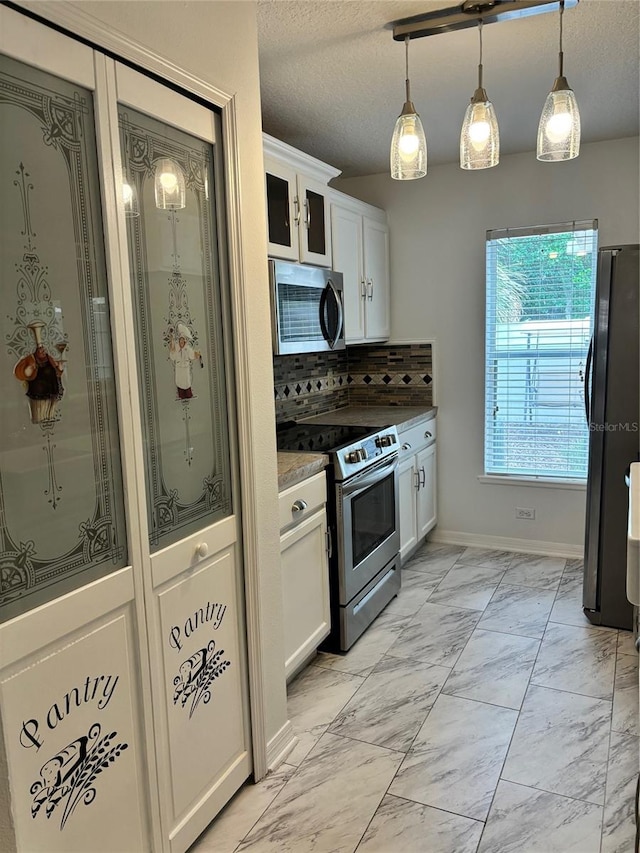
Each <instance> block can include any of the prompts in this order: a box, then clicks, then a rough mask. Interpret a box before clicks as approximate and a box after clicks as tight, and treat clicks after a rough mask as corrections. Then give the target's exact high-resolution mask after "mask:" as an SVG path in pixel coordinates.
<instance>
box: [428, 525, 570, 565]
mask: <svg viewBox="0 0 640 853" xmlns="http://www.w3.org/2000/svg"><path fill="white" fill-rule="evenodd" d="M427 538H428V541H429V542H438V543H441V544H442V545H465V546H467V547H475V548H492V549H495V550H497V551H522V552H523V553H525V554H541V555H543V556H545V557H566V558H567V559H570V560H574V559H580V560H581V559H582V557H583V549H582V548H581V547H580V546H579V545H569V544H567V543H565V542H542V541H540V540H539V539H514V538H511V537H508V536H485V535H484V534H481V533H463V532H462V531H460V530H441V529H440V528H438V527H437V528H436V529H435V530H434V531H433V532H432V533H431V534H430V535H429V536H428V537H427Z"/></svg>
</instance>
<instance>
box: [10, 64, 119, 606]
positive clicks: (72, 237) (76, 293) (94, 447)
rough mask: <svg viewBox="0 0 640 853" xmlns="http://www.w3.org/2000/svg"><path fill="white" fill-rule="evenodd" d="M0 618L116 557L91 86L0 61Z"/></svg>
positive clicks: (112, 423) (109, 374)
mask: <svg viewBox="0 0 640 853" xmlns="http://www.w3.org/2000/svg"><path fill="white" fill-rule="evenodd" d="M0 127H2V128H3V129H4V132H3V133H0V176H1V181H2V190H1V192H2V204H1V205H0V234H1V235H2V238H1V241H0V294H1V304H2V311H1V312H0V393H1V401H2V402H1V404H0V618H2V619H3V620H4V619H8V618H10V617H12V616H15V615H17V614H19V613H22V612H24V611H26V610H28V609H30V608H32V607H34V606H36V605H38V604H42V603H43V602H44V601H47V600H49V599H51V598H54V597H56V596H58V595H61V594H62V593H65V592H68V591H70V590H71V589H73V588H75V587H78V586H80V585H82V584H85V583H88V582H89V581H91V580H94V579H95V578H97V577H99V576H100V575H103V574H105V573H107V572H109V571H113V570H114V569H116V568H119V567H121V566H124V565H126V564H127V552H126V531H125V524H124V511H123V491H122V481H121V472H120V456H119V450H118V426H117V412H116V402H115V386H114V375H113V365H112V353H111V336H110V324H109V306H108V298H107V282H106V275H105V262H104V248H103V244H102V222H101V215H100V195H99V193H100V186H99V180H98V171H97V156H96V144H95V137H94V130H93V101H92V95H91V92H89V91H87V90H84V89H82V88H81V87H79V86H76V85H72V84H70V83H67V82H65V81H63V80H59V79H57V78H55V77H53V76H52V75H49V74H46V73H44V72H41V71H38V70H36V69H34V68H31V67H30V66H27V65H23V64H22V63H19V62H16V61H14V60H11V59H8V58H7V57H0Z"/></svg>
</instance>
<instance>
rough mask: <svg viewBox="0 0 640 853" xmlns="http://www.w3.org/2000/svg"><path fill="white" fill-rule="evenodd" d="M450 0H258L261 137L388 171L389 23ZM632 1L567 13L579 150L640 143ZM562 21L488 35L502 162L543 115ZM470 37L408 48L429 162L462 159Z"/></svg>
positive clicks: (397, 81)
mask: <svg viewBox="0 0 640 853" xmlns="http://www.w3.org/2000/svg"><path fill="white" fill-rule="evenodd" d="M454 5H457V3H456V2H455V0H452V1H451V2H448V0H441V2H432V0H426V2H413V0H409V2H407V0H373V2H371V0H367V2H360V0H262V2H259V3H258V36H259V49H260V74H261V81H262V82H261V86H262V111H263V127H264V130H265V131H266V132H267V133H270V134H272V135H273V136H276V137H277V138H279V139H282V140H284V141H285V142H288V143H290V144H291V145H294V146H295V147H296V148H299V149H301V150H302V151H306V152H307V153H308V154H312V155H314V156H315V157H318V158H319V159H321V160H324V161H325V162H328V163H331V164H332V165H334V166H336V167H338V168H339V169H342V171H343V175H344V176H345V177H350V176H355V175H366V174H374V173H380V172H385V171H387V170H388V168H389V144H390V141H391V134H392V131H393V126H394V123H395V120H396V117H397V115H398V113H399V112H400V110H401V108H402V103H403V101H404V45H403V44H402V43H401V42H395V41H394V40H393V38H392V34H391V30H390V29H389V28H388V27H387V24H388V23H389V22H390V21H393V20H397V19H398V18H403V17H408V16H410V15H417V14H421V13H423V12H427V11H433V10H434V9H442V8H446V7H449V6H454ZM639 11H640V2H639V0H581V2H580V3H579V5H578V6H577V7H576V8H573V9H567V10H566V12H565V15H564V53H565V74H566V76H567V79H568V80H569V84H570V85H571V87H572V88H573V89H574V91H575V93H576V97H577V99H578V104H579V107H580V114H581V118H582V140H583V141H584V142H593V141H597V140H603V139H616V138H619V137H624V136H635V135H637V134H638V113H639V107H638V104H639V77H640V75H639V44H638V27H639ZM558 17H559V16H558V13H557V12H555V13H545V14H540V15H536V16H535V17H529V18H525V19H520V20H514V21H502V22H499V23H495V24H491V25H487V26H485V28H484V33H483V41H484V84H485V88H486V89H487V92H488V94H489V98H490V100H491V101H492V103H493V105H494V107H495V109H496V113H497V116H498V122H499V126H500V140H501V150H502V153H504V154H511V153H516V152H520V151H533V150H534V149H535V142H536V134H537V128H538V119H539V116H540V111H541V110H542V106H543V104H544V100H545V97H546V95H547V92H548V91H549V89H550V88H551V85H552V84H553V80H554V78H555V76H556V74H557V56H558ZM477 63H478V34H477V31H476V30H475V29H473V28H470V29H467V30H462V31H459V32H451V33H444V34H440V35H436V36H430V37H428V38H422V39H416V40H414V41H412V42H411V44H410V46H409V74H410V78H411V94H412V100H413V101H414V103H415V105H416V109H417V110H418V112H419V113H420V116H421V118H422V121H423V124H424V127H425V132H426V135H427V146H428V156H429V163H430V164H435V163H450V162H455V161H456V160H457V159H458V146H459V136H460V126H461V124H462V118H463V115H464V111H465V109H466V105H467V103H468V102H469V99H470V97H471V95H472V94H473V91H474V89H475V87H476V85H477V82H476V81H477Z"/></svg>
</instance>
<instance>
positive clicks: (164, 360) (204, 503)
mask: <svg viewBox="0 0 640 853" xmlns="http://www.w3.org/2000/svg"><path fill="white" fill-rule="evenodd" d="M119 122H120V136H121V148H122V158H123V170H124V173H125V175H126V177H127V181H128V183H130V184H131V185H132V186H133V187H134V188H135V192H136V193H137V197H138V199H139V209H140V215H139V216H137V217H131V218H127V229H128V231H127V233H128V244H129V258H130V265H131V275H132V282H131V284H132V287H133V291H134V302H135V309H136V341H135V344H136V351H137V359H138V370H139V380H140V399H141V408H142V420H143V434H144V448H145V477H146V487H147V488H146V491H147V510H148V518H149V540H150V547H151V550H152V551H156V550H158V549H159V548H163V547H166V546H167V545H170V544H172V543H173V542H176V541H178V540H179V539H181V538H183V537H184V536H186V535H188V534H190V533H193V532H195V531H196V530H198V529H200V528H201V527H202V526H203V525H206V524H212V523H213V522H215V521H218V520H219V519H222V518H224V517H226V516H228V515H229V514H230V513H231V486H230V463H229V431H228V422H227V402H226V383H225V359H224V346H223V338H222V316H223V308H222V294H221V286H220V273H219V259H218V252H217V240H218V235H217V229H216V208H215V202H216V193H215V189H216V185H215V183H214V169H213V165H214V162H213V157H214V148H213V146H212V145H211V144H210V143H207V142H203V141H202V140H200V139H197V138H196V137H194V136H190V135H189V134H187V133H184V132H183V131H180V130H177V129H176V128H173V127H171V126H169V125H166V124H163V123H162V122H160V121H158V120H157V119H154V118H151V117H149V116H146V115H143V114H142V113H139V112H136V111H135V110H133V109H130V108H126V109H125V108H122V109H121V111H120V116H119ZM167 158H169V159H171V161H172V162H173V163H175V164H176V165H177V167H179V169H180V171H181V173H182V174H183V175H184V176H185V187H186V194H185V207H184V208H183V209H173V210H166V209H160V208H159V207H157V206H156V197H155V176H156V171H157V169H158V165H159V164H160V163H161V162H162V161H163V160H166V159H167Z"/></svg>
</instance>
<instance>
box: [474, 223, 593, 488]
mask: <svg viewBox="0 0 640 853" xmlns="http://www.w3.org/2000/svg"><path fill="white" fill-rule="evenodd" d="M566 232H593V234H592V241H593V242H592V253H591V258H592V280H591V306H590V314H589V330H588V334H589V337H592V336H593V324H594V319H595V294H596V272H597V255H598V247H599V243H598V236H599V235H598V220H597V219H596V218H593V219H587V220H573V221H570V222H561V223H553V224H549V225H534V226H522V227H515V228H500V229H490V230H487V232H486V243H485V260H486V266H485V286H486V290H485V370H484V411H483V417H484V436H483V471H482V474H480V475H478V480H479V481H480V482H482V483H485V484H492V485H495V484H499V485H527V486H543V487H557V488H565V489H571V490H580V489H585V488H586V481H587V470H586V464H585V472H584V475H580V476H576V475H575V474H574V473H569V472H568V471H563V472H561V473H560V474H559V475H558V476H554V475H553V474H552V473H550V472H549V471H544V470H543V471H541V470H539V469H538V470H534V471H530V470H529V471H527V470H522V469H514V468H513V466H512V468H511V470H509V466H508V465H507V466H504V467H503V466H499V465H497V464H495V461H494V457H493V453H494V450H495V447H494V435H495V431H494V429H492V428H491V422H490V410H491V408H492V407H493V403H494V402H495V401H494V393H495V380H494V379H493V378H492V376H491V375H490V365H491V364H492V362H493V361H494V360H495V351H496V349H497V347H496V339H497V335H496V332H495V329H496V325H497V323H496V303H497V276H496V274H495V270H496V258H495V250H492V245H493V246H495V245H496V243H497V241H498V240H504V239H509V238H518V237H538V236H540V237H543V236H547V235H552V234H562V233H566ZM535 352H537V350H535ZM585 356H586V351H585ZM568 423H570V421H569V422H568ZM587 454H588V437H587ZM587 458H588V456H587ZM523 467H524V466H523ZM505 469H506V470H505Z"/></svg>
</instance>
